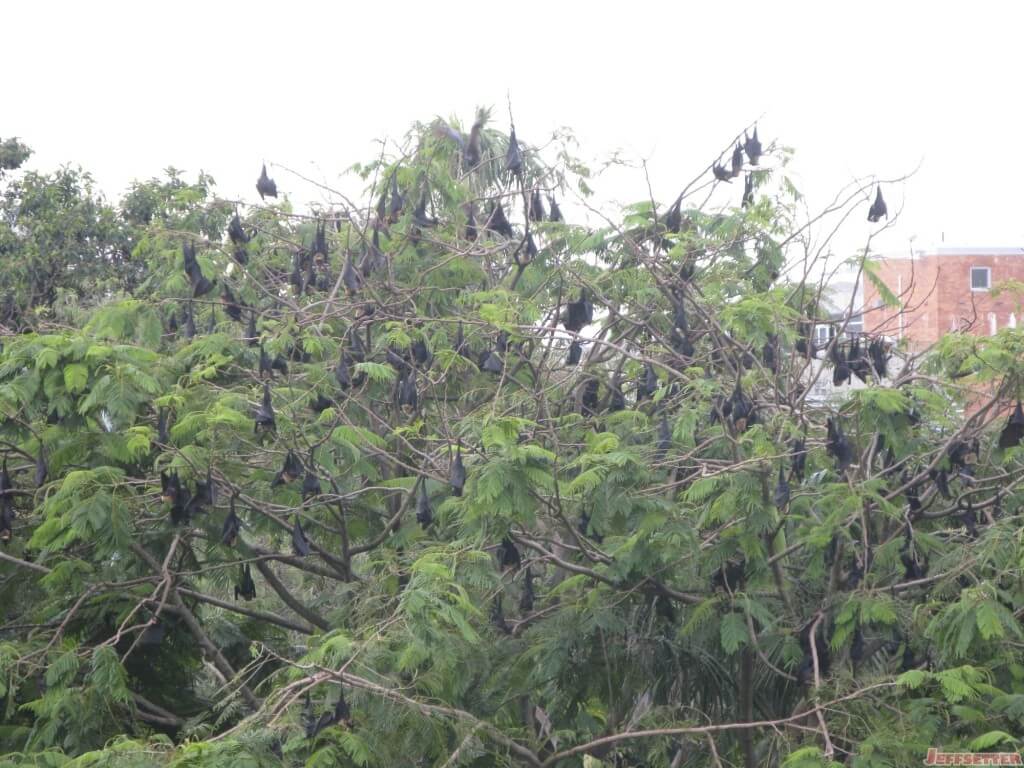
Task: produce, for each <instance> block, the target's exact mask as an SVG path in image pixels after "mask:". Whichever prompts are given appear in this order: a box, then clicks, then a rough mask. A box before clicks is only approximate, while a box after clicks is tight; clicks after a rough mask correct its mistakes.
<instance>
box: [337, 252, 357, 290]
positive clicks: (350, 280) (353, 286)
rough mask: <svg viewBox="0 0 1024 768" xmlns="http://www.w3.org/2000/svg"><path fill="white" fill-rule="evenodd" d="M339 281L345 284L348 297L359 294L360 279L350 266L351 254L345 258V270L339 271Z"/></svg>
mask: <svg viewBox="0 0 1024 768" xmlns="http://www.w3.org/2000/svg"><path fill="white" fill-rule="evenodd" d="M341 281H342V282H343V283H344V284H345V290H346V291H348V293H349V295H350V296H354V295H355V294H357V293H359V289H360V288H361V287H362V278H360V276H359V273H358V272H357V271H356V269H355V267H353V266H352V254H349V255H348V256H346V257H345V268H344V269H343V270H342V271H341Z"/></svg>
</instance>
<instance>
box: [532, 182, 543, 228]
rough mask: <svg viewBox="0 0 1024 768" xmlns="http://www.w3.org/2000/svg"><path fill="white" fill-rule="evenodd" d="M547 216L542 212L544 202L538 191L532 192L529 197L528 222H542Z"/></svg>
mask: <svg viewBox="0 0 1024 768" xmlns="http://www.w3.org/2000/svg"><path fill="white" fill-rule="evenodd" d="M546 215H547V214H546V213H545V211H544V200H543V199H542V198H541V196H540V190H539V189H535V190H533V194H532V195H530V221H544V217H545V216H546Z"/></svg>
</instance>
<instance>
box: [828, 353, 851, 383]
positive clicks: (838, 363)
mask: <svg viewBox="0 0 1024 768" xmlns="http://www.w3.org/2000/svg"><path fill="white" fill-rule="evenodd" d="M828 356H829V359H830V360H831V361H832V386H835V387H839V386H842V385H843V384H845V383H846V382H848V381H849V380H850V366H849V365H848V364H847V362H846V360H845V359H844V358H843V355H842V353H841V352H840V350H839V343H838V342H836V343H835V344H833V345H832V348H831V349H830V350H829V353H828Z"/></svg>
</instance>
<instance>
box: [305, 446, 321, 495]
mask: <svg viewBox="0 0 1024 768" xmlns="http://www.w3.org/2000/svg"><path fill="white" fill-rule="evenodd" d="M315 467H316V455H315V449H314V450H311V451H310V452H309V465H308V466H307V467H306V475H305V477H303V478H302V500H303V501H306V500H307V499H311V498H313V497H314V496H319V495H320V494H321V493H323V491H322V490H321V488H320V478H319V477H317V475H316V471H315Z"/></svg>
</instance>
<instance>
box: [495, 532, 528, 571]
mask: <svg viewBox="0 0 1024 768" xmlns="http://www.w3.org/2000/svg"><path fill="white" fill-rule="evenodd" d="M498 565H500V566H501V568H502V569H503V570H513V571H518V570H519V566H520V565H522V558H521V557H520V555H519V550H518V549H517V548H516V545H515V543H514V542H513V541H512V539H510V538H509V537H508V536H506V537H505V538H503V539H502V540H501V544H500V545H499V546H498Z"/></svg>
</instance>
